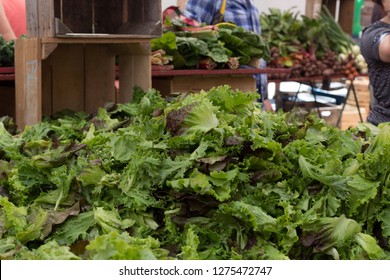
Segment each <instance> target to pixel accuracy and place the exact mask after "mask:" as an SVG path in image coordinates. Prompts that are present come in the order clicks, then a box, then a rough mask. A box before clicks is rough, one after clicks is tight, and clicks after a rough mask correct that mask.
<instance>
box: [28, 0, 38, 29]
mask: <svg viewBox="0 0 390 280" xmlns="http://www.w3.org/2000/svg"><path fill="white" fill-rule="evenodd" d="M37 2H38V1H37V0H29V1H26V20H27V35H28V36H29V37H38V36H39V32H38V26H39V21H38V18H39V17H38V3H37Z"/></svg>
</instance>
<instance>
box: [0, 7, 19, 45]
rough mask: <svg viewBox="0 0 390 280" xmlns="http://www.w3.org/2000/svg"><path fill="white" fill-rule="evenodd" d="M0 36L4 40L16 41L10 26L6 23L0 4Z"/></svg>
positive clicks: (6, 19)
mask: <svg viewBox="0 0 390 280" xmlns="http://www.w3.org/2000/svg"><path fill="white" fill-rule="evenodd" d="M0 35H1V36H3V38H4V39H5V40H8V41H9V40H13V39H16V36H15V34H14V31H13V30H12V28H11V25H10V24H9V22H8V18H7V16H6V15H5V12H4V8H3V5H2V4H1V2H0Z"/></svg>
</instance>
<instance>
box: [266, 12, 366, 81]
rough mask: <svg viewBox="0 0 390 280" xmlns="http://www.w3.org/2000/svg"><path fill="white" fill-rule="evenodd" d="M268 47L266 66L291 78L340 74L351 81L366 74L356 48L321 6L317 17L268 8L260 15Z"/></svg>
mask: <svg viewBox="0 0 390 280" xmlns="http://www.w3.org/2000/svg"><path fill="white" fill-rule="evenodd" d="M260 22H261V26H262V36H263V37H264V39H265V41H266V42H267V44H268V45H269V48H270V56H271V59H270V60H268V61H267V66H269V67H276V68H289V69H291V77H310V76H321V75H324V76H330V75H342V76H345V77H347V78H348V79H350V80H352V79H353V78H354V77H356V76H357V75H359V74H366V73H367V64H366V63H365V60H364V58H363V56H362V55H361V53H360V47H359V45H358V44H357V43H356V42H355V41H354V40H353V39H352V37H351V36H350V35H348V34H346V33H345V32H344V31H343V30H342V29H341V27H340V25H339V24H338V23H337V22H336V21H335V19H334V17H333V16H332V15H331V14H330V12H329V10H328V9H327V8H326V6H323V7H322V9H321V11H320V13H319V15H318V17H317V18H310V17H307V16H303V15H302V16H300V15H299V14H298V13H294V12H292V11H291V10H287V11H281V10H279V9H270V11H269V13H262V14H261V16H260Z"/></svg>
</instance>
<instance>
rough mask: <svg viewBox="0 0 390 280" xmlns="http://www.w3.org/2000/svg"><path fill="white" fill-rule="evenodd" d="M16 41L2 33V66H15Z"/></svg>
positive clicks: (0, 39)
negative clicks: (6, 37) (6, 38)
mask: <svg viewBox="0 0 390 280" xmlns="http://www.w3.org/2000/svg"><path fill="white" fill-rule="evenodd" d="M14 55H15V41H14V40H10V41H7V40H5V39H4V38H3V36H1V35H0V67H12V66H14Z"/></svg>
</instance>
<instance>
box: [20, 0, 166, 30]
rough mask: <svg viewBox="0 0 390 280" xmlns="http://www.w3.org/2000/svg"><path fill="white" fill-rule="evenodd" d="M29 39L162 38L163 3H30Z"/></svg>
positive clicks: (148, 0) (127, 0) (142, 0)
mask: <svg viewBox="0 0 390 280" xmlns="http://www.w3.org/2000/svg"><path fill="white" fill-rule="evenodd" d="M26 10H27V34H28V36H29V37H57V36H74V35H80V34H82V35H84V36H85V35H88V36H93V35H94V36H98V35H101V34H104V35H124V36H133V37H134V36H145V37H156V36H161V34H162V24H161V13H162V12H161V0H131V1H130V0H88V1H85V0H82V1H80V0H29V1H26Z"/></svg>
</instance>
